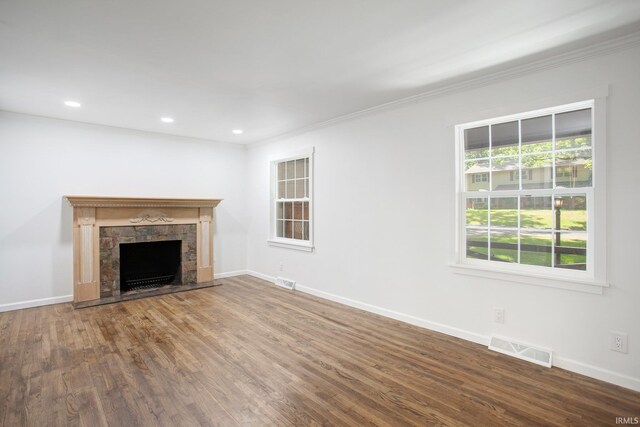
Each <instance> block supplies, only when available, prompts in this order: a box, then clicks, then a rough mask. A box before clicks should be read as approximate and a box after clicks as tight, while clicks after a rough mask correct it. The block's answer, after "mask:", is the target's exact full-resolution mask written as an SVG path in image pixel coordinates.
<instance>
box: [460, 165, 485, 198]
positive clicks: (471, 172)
mask: <svg viewBox="0 0 640 427" xmlns="http://www.w3.org/2000/svg"><path fill="white" fill-rule="evenodd" d="M464 176H465V185H466V190H467V191H478V190H488V189H489V161H488V160H470V161H468V162H465V172H464Z"/></svg>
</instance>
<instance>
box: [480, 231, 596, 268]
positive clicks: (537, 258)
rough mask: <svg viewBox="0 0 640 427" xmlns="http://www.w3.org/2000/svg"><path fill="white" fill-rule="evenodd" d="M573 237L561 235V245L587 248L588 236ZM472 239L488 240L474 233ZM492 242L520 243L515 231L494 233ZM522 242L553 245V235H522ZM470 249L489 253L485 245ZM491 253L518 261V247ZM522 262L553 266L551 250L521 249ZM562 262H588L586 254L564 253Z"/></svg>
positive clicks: (561, 258)
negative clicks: (511, 232) (507, 233)
mask: <svg viewBox="0 0 640 427" xmlns="http://www.w3.org/2000/svg"><path fill="white" fill-rule="evenodd" d="M571 237H573V238H564V237H562V235H561V241H560V245H561V246H570V247H579V248H586V243H587V242H586V240H585V238H586V236H583V235H576V234H574V235H573V236H571ZM468 238H469V240H471V241H477V242H486V241H487V237H486V235H484V236H482V235H473V236H469V237H468ZM491 241H492V242H500V243H511V244H514V245H517V244H518V236H517V235H516V234H515V233H514V234H513V235H506V234H503V235H495V234H494V235H492V237H491ZM520 243H521V244H522V245H537V246H548V247H550V246H551V243H552V241H551V236H549V237H547V236H540V237H537V236H532V235H522V236H521V238H520ZM469 250H471V251H473V252H476V253H480V254H484V255H487V248H486V247H484V246H472V247H469ZM491 255H492V256H493V257H494V258H497V259H499V260H501V261H505V262H514V263H515V262H518V251H517V249H498V248H493V249H492V250H491ZM520 263H521V264H527V265H540V266H547V267H550V266H551V253H550V252H537V251H525V250H523V251H521V253H520ZM560 263H561V264H583V263H586V256H585V255H574V254H562V255H560Z"/></svg>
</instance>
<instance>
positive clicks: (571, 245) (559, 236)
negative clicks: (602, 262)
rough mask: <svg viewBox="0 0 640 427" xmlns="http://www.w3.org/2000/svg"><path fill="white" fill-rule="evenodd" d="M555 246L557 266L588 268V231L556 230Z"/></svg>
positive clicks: (573, 268) (578, 268)
mask: <svg viewBox="0 0 640 427" xmlns="http://www.w3.org/2000/svg"><path fill="white" fill-rule="evenodd" d="M554 246H555V251H556V260H555V266H556V267H557V268H566V269H571V270H583V271H584V270H586V269H587V233H584V232H579V231H578V232H575V231H573V232H572V231H556V233H555V242H554Z"/></svg>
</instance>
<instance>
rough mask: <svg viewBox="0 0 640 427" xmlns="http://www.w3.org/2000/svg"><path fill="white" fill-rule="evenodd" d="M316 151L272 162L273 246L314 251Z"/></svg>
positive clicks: (271, 240)
mask: <svg viewBox="0 0 640 427" xmlns="http://www.w3.org/2000/svg"><path fill="white" fill-rule="evenodd" d="M312 172H313V151H311V152H309V153H303V154H298V155H295V156H291V157H287V158H282V159H278V160H275V161H272V162H271V176H272V179H271V181H272V188H271V195H272V196H271V200H272V204H271V205H272V215H271V228H272V229H271V237H270V239H269V243H270V244H272V245H273V246H282V247H290V248H294V249H304V250H311V249H312V236H313V232H312V229H313V225H312V224H313V214H312V210H313V203H312V189H313V185H312V179H313V173H312Z"/></svg>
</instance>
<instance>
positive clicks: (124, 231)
mask: <svg viewBox="0 0 640 427" xmlns="http://www.w3.org/2000/svg"><path fill="white" fill-rule="evenodd" d="M196 239H197V232H196V225H195V224H180V225H134V226H127V227H101V228H100V298H106V297H111V296H117V295H120V244H121V243H142V242H159V241H164V240H181V241H182V249H181V252H182V253H181V262H180V270H181V283H182V284H183V285H193V284H195V283H197V266H196V257H197V243H196Z"/></svg>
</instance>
